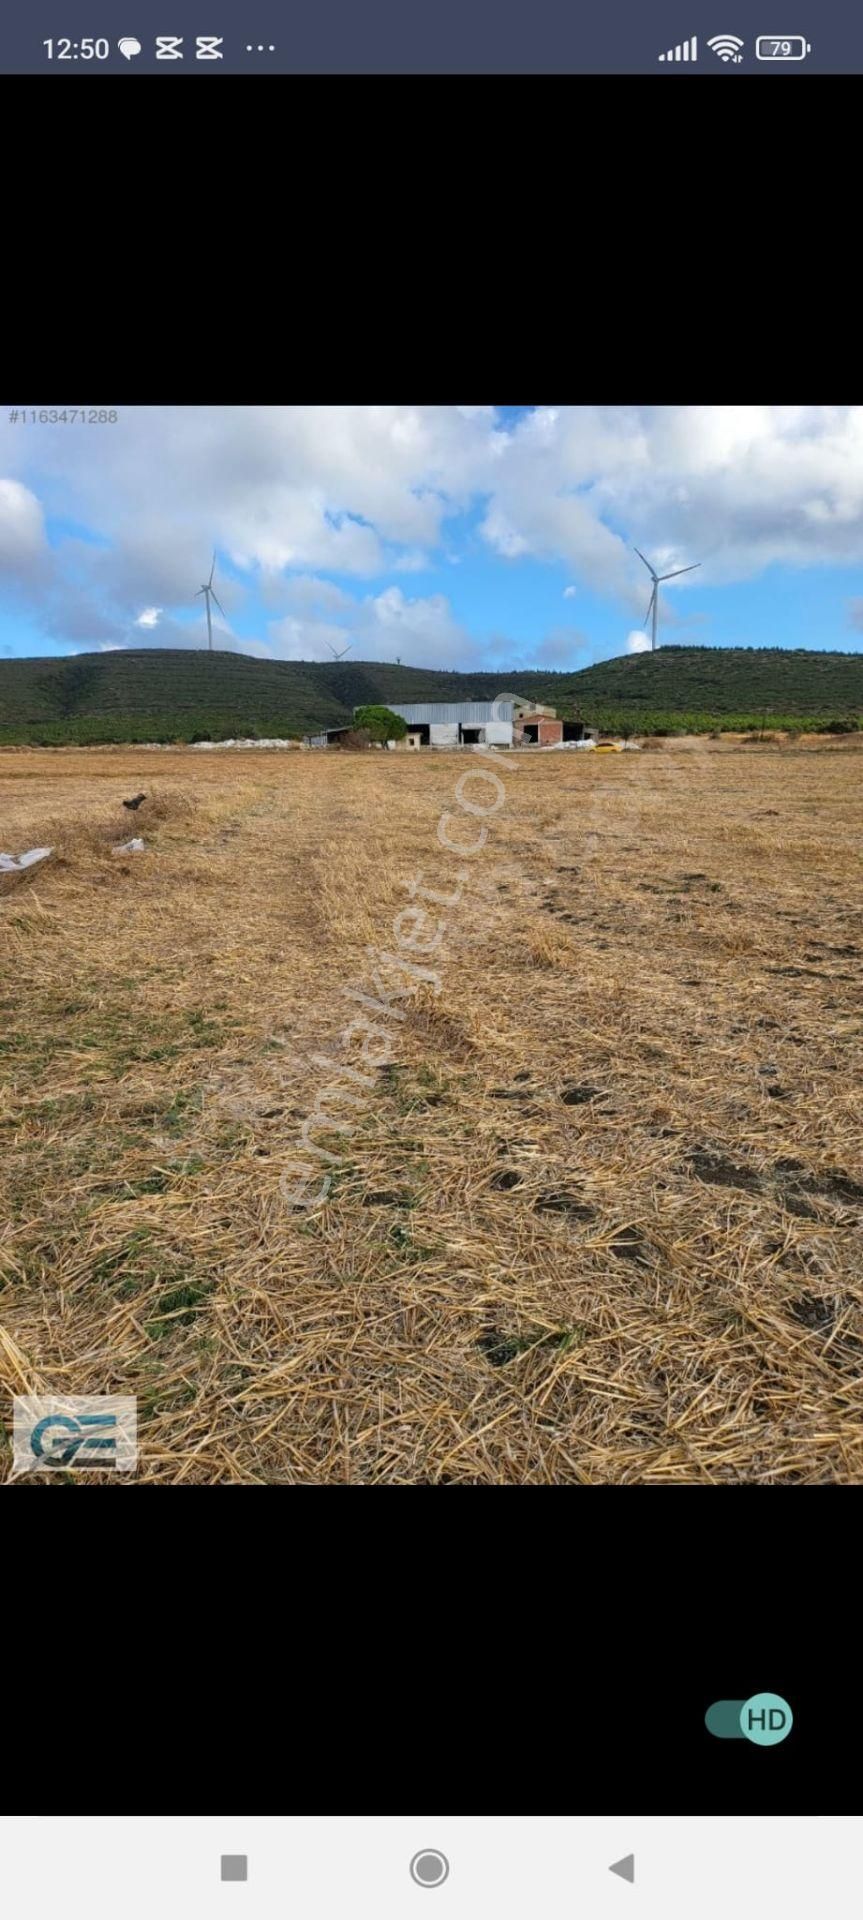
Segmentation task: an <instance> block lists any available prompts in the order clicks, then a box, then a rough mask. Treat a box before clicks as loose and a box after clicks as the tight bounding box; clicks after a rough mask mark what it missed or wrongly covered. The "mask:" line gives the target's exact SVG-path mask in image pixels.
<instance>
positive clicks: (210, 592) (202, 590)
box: [195, 549, 228, 653]
mask: <svg viewBox="0 0 863 1920" xmlns="http://www.w3.org/2000/svg"><path fill="white" fill-rule="evenodd" d="M215 571H216V554H215V549H214V551H213V564H212V566H211V568H210V578H209V580H206V581H205V582H204V585H203V586H202V587H199V588H198V592H197V593H196V594H195V599H196V600H197V598H198V595H199V594H203V596H204V605H205V607H206V609H207V639H208V642H209V650H210V652H211V653H212V651H213V622H212V619H211V616H210V601H211V600H215V602H216V606H217V607H218V609H219V612H220V614H221V616H222V619H223V620H227V618H228V616H227V614H226V612H225V609H224V607H223V606H222V602H221V600H220V599H219V597H218V594H217V593H216V590H215V588H214V586H213V574H214V573H215Z"/></svg>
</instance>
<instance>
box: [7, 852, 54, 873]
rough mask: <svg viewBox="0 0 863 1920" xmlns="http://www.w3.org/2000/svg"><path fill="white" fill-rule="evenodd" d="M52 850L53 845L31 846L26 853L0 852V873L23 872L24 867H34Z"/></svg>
mask: <svg viewBox="0 0 863 1920" xmlns="http://www.w3.org/2000/svg"><path fill="white" fill-rule="evenodd" d="M53 852H54V848H53V847H31V848H30V850H29V852H28V853H18V854H15V853H0V873H23V871H24V868H25V867H35V866H36V864H37V862H38V861H39V860H47V858H48V855H49V853H53Z"/></svg>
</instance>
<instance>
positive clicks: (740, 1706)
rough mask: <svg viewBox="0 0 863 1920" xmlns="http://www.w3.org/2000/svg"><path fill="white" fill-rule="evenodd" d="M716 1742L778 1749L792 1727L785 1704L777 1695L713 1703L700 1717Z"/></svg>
mask: <svg viewBox="0 0 863 1920" xmlns="http://www.w3.org/2000/svg"><path fill="white" fill-rule="evenodd" d="M704 1724H705V1726H706V1728H707V1731H708V1733H712V1734H713V1735H714V1737H715V1738H716V1739H717V1740H751V1741H752V1743H753V1745H754V1746H756V1747H778V1745H779V1742H780V1740H786V1739H787V1737H788V1735H789V1733H790V1732H791V1729H792V1727H793V1725H794V1715H793V1713H792V1711H791V1708H790V1707H789V1705H788V1701H787V1700H783V1699H782V1696H781V1694H778V1693H754V1694H753V1695H752V1698H751V1700H714V1702H713V1705H712V1707H708V1709H707V1712H706V1714H705V1716H704Z"/></svg>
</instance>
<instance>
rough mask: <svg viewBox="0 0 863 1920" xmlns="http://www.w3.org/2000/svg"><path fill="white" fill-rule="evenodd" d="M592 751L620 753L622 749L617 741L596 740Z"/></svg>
mask: <svg viewBox="0 0 863 1920" xmlns="http://www.w3.org/2000/svg"><path fill="white" fill-rule="evenodd" d="M594 751H595V752H596V753H621V752H622V748H621V747H620V745H619V743H618V741H617V740H598V741H597V743H596V747H595V749H594Z"/></svg>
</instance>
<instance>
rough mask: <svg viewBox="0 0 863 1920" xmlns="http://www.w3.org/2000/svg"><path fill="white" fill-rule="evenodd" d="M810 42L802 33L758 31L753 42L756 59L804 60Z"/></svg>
mask: <svg viewBox="0 0 863 1920" xmlns="http://www.w3.org/2000/svg"><path fill="white" fill-rule="evenodd" d="M811 52H812V44H811V41H809V40H804V38H803V35H802V33H783V34H779V33H760V34H759V35H758V39H757V40H756V42H755V58H756V60H805V58H806V55H807V53H811Z"/></svg>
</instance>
